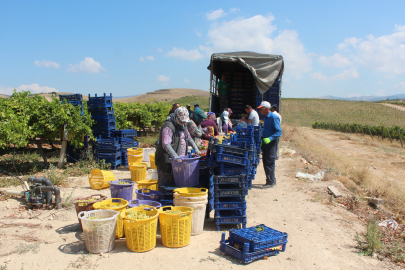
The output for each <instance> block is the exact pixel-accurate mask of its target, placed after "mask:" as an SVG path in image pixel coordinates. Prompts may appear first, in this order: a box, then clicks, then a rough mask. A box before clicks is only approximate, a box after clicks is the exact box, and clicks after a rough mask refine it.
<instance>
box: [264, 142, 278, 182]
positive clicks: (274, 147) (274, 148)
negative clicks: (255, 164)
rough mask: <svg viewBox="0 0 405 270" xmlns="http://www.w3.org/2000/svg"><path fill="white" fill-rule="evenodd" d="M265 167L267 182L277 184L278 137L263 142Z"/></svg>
mask: <svg viewBox="0 0 405 270" xmlns="http://www.w3.org/2000/svg"><path fill="white" fill-rule="evenodd" d="M262 154H263V167H264V173H265V174H266V184H268V185H275V184H276V183H277V180H276V175H275V171H276V159H277V155H278V138H277V139H276V140H273V141H271V142H270V143H268V144H264V142H263V143H262Z"/></svg>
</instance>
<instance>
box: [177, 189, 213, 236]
mask: <svg viewBox="0 0 405 270" xmlns="http://www.w3.org/2000/svg"><path fill="white" fill-rule="evenodd" d="M200 198H201V197H200ZM173 203H174V205H175V206H187V207H193V208H194V212H193V214H192V215H191V218H192V221H191V235H197V234H201V233H202V232H203V231H204V221H205V209H206V208H207V203H208V200H205V201H201V202H183V201H180V200H178V199H176V198H174V199H173Z"/></svg>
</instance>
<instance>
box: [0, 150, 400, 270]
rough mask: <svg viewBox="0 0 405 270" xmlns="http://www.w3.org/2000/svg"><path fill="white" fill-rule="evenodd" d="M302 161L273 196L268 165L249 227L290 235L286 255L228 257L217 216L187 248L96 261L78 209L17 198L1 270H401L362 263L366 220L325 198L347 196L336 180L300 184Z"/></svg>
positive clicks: (5, 228) (8, 208)
mask: <svg viewBox="0 0 405 270" xmlns="http://www.w3.org/2000/svg"><path fill="white" fill-rule="evenodd" d="M284 147H285V146H284ZM299 158H300V157H299V156H297V155H293V156H289V155H285V156H281V157H280V159H279V160H278V161H277V162H276V166H277V170H276V176H277V180H278V184H277V186H276V187H275V188H273V189H260V187H261V186H262V185H263V184H264V183H265V177H264V172H263V167H262V165H260V166H259V167H258V173H257V175H256V180H254V182H253V189H252V190H250V191H249V195H248V196H247V202H248V210H247V216H248V226H254V225H258V224H265V225H266V226H269V227H272V228H274V229H276V230H280V231H283V232H287V233H288V244H287V249H286V251H285V252H282V253H280V254H279V255H278V256H275V257H270V258H268V259H267V260H258V261H255V262H253V263H251V264H249V265H248V266H245V265H243V264H240V263H239V262H238V261H237V260H235V259H234V258H232V257H230V256H224V255H223V254H222V253H221V252H220V251H219V242H220V239H221V234H222V232H217V231H216V230H215V223H214V219H213V215H214V213H213V212H212V213H211V218H210V219H207V220H205V228H204V232H203V233H202V234H200V235H197V236H192V237H191V242H190V245H188V246H186V247H183V248H179V249H171V248H167V247H164V246H163V245H162V244H161V240H160V239H158V240H157V246H156V248H154V249H153V250H151V251H149V252H145V253H134V252H131V251H129V250H128V249H127V247H126V243H125V239H120V240H116V244H115V248H114V250H113V251H112V252H111V253H108V254H102V255H98V254H88V253H87V251H86V246H85V244H84V240H83V233H82V232H81V231H80V229H79V227H78V226H79V225H78V222H77V216H76V212H75V210H74V208H70V209H62V210H59V211H57V210H39V211H30V210H28V211H27V210H25V209H24V207H23V206H24V202H23V200H21V199H17V198H10V199H7V200H5V201H1V202H0V235H1V237H0V267H3V268H0V269H75V268H80V269H96V268H97V269H163V268H165V269H186V268H187V269H191V268H193V269H208V268H209V269H242V268H245V267H249V268H251V269H399V268H397V267H395V266H394V265H392V264H391V263H389V262H386V261H379V260H377V259H375V258H370V257H361V256H359V254H358V250H357V249H356V242H355V240H354V235H355V233H356V232H363V231H364V229H365V225H364V221H361V220H359V219H358V217H357V216H356V215H354V214H352V213H350V212H348V211H347V210H346V209H345V208H344V207H341V206H340V205H338V204H335V203H333V202H331V203H325V202H324V200H323V199H322V196H324V195H326V187H327V186H329V185H334V186H335V187H337V188H338V189H339V190H341V191H342V192H344V191H345V188H344V187H343V185H342V184H340V182H338V181H336V180H329V181H310V180H297V179H296V178H295V177H294V176H295V173H296V172H297V169H296V167H295V164H297V162H299V161H298V160H299ZM113 172H114V174H115V176H116V179H129V178H130V173H129V171H128V170H115V171H113ZM68 181H69V186H68V187H67V188H62V193H63V196H62V198H64V199H65V200H66V198H67V197H69V195H71V194H72V192H73V195H72V196H73V197H81V196H86V195H91V194H97V193H102V194H105V195H108V196H109V193H110V190H109V189H105V190H101V191H94V190H92V189H90V187H89V183H88V179H87V177H81V178H69V179H68ZM14 189H15V190H18V189H21V188H18V187H16V188H14ZM326 196H327V195H326ZM230 228H231V226H228V227H223V228H221V229H225V230H229V229H230ZM158 237H160V236H158Z"/></svg>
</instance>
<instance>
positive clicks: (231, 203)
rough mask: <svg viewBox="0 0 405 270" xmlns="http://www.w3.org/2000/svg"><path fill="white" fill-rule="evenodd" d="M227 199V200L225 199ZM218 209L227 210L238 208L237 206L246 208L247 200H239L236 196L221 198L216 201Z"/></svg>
mask: <svg viewBox="0 0 405 270" xmlns="http://www.w3.org/2000/svg"><path fill="white" fill-rule="evenodd" d="M223 199H226V200H223ZM214 205H215V209H216V210H227V209H236V208H245V209H246V205H247V204H246V201H238V200H236V199H235V198H220V200H218V202H217V201H214Z"/></svg>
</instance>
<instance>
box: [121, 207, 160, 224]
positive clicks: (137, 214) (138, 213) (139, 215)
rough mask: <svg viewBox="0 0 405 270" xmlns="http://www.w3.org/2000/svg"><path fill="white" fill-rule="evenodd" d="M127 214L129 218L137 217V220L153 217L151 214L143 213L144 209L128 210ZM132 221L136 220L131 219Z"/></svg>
mask: <svg viewBox="0 0 405 270" xmlns="http://www.w3.org/2000/svg"><path fill="white" fill-rule="evenodd" d="M125 215H126V216H127V218H130V219H135V220H142V219H148V218H151V217H153V216H151V215H148V214H144V213H142V211H135V210H134V209H128V210H126V211H125ZM130 222H135V221H134V220H131V221H130Z"/></svg>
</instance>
